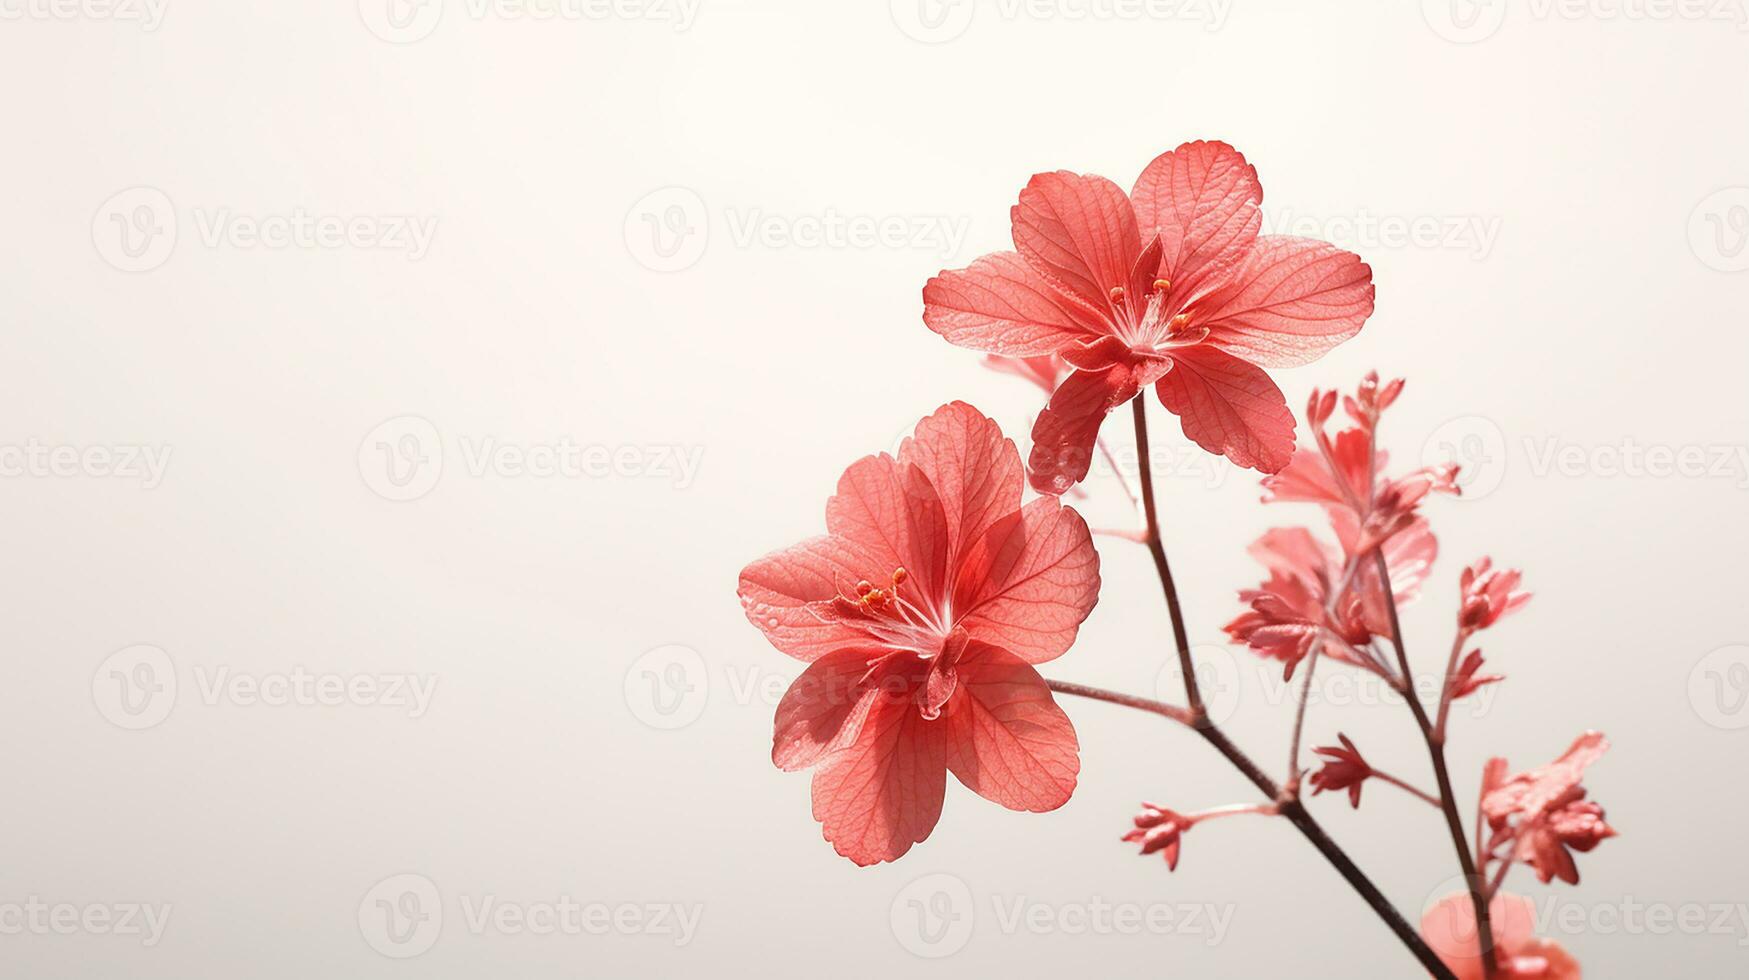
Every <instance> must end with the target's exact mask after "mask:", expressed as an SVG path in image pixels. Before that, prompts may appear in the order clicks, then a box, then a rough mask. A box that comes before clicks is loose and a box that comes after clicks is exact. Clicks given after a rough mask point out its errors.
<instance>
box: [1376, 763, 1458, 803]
mask: <svg viewBox="0 0 1749 980" xmlns="http://www.w3.org/2000/svg"><path fill="white" fill-rule="evenodd" d="M1372 778H1374V779H1377V780H1379V781H1380V782H1385V783H1390V784H1391V785H1392V786H1395V787H1397V788H1398V789H1400V790H1402V791H1403V792H1405V793H1408V794H1409V795H1410V796H1413V797H1415V798H1416V799H1418V800H1420V801H1421V802H1423V803H1426V804H1427V805H1429V806H1431V807H1433V808H1434V809H1435V810H1443V809H1445V808H1444V807H1443V806H1441V805H1440V802H1439V797H1437V796H1434V795H1433V794H1432V793H1429V792H1427V791H1426V790H1424V789H1419V788H1417V787H1415V786H1411V785H1410V784H1408V783H1406V782H1404V781H1403V780H1401V779H1398V778H1397V777H1395V776H1393V775H1391V774H1390V773H1388V772H1380V771H1378V770H1377V769H1374V770H1373V771H1372Z"/></svg>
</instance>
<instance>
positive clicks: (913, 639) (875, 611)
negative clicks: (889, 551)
mask: <svg viewBox="0 0 1749 980" xmlns="http://www.w3.org/2000/svg"><path fill="white" fill-rule="evenodd" d="M910 578H911V575H910V573H909V572H907V571H905V569H904V568H903V567H900V568H895V569H893V572H892V574H891V575H889V576H888V578H887V582H886V584H885V585H879V586H877V585H875V584H874V583H872V582H870V581H868V580H867V579H863V580H862V581H859V582H857V583H856V586H855V588H854V589H853V590H852V591H854V592H855V593H856V595H855V597H854V598H853V597H851V596H842V595H841V596H839V600H840V602H841V603H843V604H845V605H847V606H848V607H849V609H850V610H851V611H852V615H854V616H855V617H856V618H857V619H858V620H859V623H858V625H859V626H861V627H862V629H863V630H864V631H865V632H866V633H868V635H869V636H870V637H871V638H873V639H874V640H876V641H877V642H879V643H880V644H881V645H882V646H885V647H889V648H891V649H893V650H894V651H896V652H897V651H909V652H911V653H914V654H916V655H917V656H918V657H921V658H923V659H928V658H930V657H933V656H935V655H936V654H938V653H940V652H941V647H942V643H943V641H945V640H946V639H947V636H948V634H949V633H950V632H952V628H951V627H950V626H949V625H948V624H949V623H951V622H952V619H951V613H950V612H949V611H948V610H946V609H942V610H940V611H939V612H938V611H936V610H935V606H934V604H933V603H927V602H922V601H921V597H918V601H913V599H911V598H908V597H907V596H906V595H905V594H903V593H902V592H901V591H900V586H902V585H904V584H905V583H906V582H908V581H910ZM905 591H914V589H908V590H905ZM926 607H927V608H926Z"/></svg>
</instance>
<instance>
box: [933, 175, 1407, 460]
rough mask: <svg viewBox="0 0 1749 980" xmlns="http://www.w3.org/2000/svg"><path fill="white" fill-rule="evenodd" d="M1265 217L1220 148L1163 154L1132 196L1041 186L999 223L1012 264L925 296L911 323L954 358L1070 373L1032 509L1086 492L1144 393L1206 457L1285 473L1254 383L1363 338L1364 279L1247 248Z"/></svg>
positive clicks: (1329, 258)
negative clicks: (961, 353) (970, 355)
mask: <svg viewBox="0 0 1749 980" xmlns="http://www.w3.org/2000/svg"><path fill="white" fill-rule="evenodd" d="M1262 200H1263V188H1262V185H1260V184H1259V183H1258V181H1257V172H1256V170H1255V169H1254V168H1252V167H1251V165H1250V164H1248V163H1246V162H1245V158H1244V157H1243V156H1241V155H1240V154H1239V151H1237V150H1235V149H1233V148H1232V147H1231V146H1228V145H1227V144H1225V143H1218V142H1215V143H1204V142H1196V143H1186V144H1184V145H1183V146H1180V147H1178V148H1177V149H1176V150H1172V151H1171V152H1168V153H1164V154H1161V155H1160V156H1159V157H1157V158H1155V160H1154V161H1153V162H1152V163H1150V164H1148V166H1147V168H1146V169H1145V170H1143V171H1142V175H1141V176H1140V177H1139V178H1137V180H1136V183H1135V186H1134V187H1133V188H1132V189H1131V191H1130V193H1129V194H1128V195H1126V194H1125V193H1124V192H1123V189H1122V188H1120V187H1118V186H1117V185H1116V184H1114V183H1112V182H1111V181H1109V180H1106V179H1105V178H1103V177H1096V176H1091V175H1083V174H1075V173H1070V172H1068V171H1057V172H1055V173H1045V174H1037V175H1035V176H1034V177H1033V178H1032V180H1031V181H1030V182H1028V183H1027V185H1026V187H1025V188H1024V189H1022V190H1021V192H1020V201H1019V203H1018V204H1016V205H1015V207H1014V208H1013V210H1012V212H1011V219H1012V222H1013V237H1014V247H1015V251H1013V252H996V253H993V254H990V255H986V256H984V257H982V258H980V259H978V260H977V261H976V262H973V263H972V264H971V265H970V266H969V267H967V268H965V269H958V270H953V271H944V272H942V273H941V274H940V275H938V276H936V277H935V278H933V279H931V280H929V283H928V284H927V285H925V286H924V288H923V321H924V323H926V324H927V325H928V326H929V328H930V329H931V330H934V331H935V332H937V333H939V334H941V335H942V336H943V337H945V338H947V339H948V341H950V342H951V343H954V344H958V345H959V346H961V347H969V348H972V349H974V350H982V351H987V352H990V353H994V354H1001V355H1004V356H1008V357H1036V356H1040V355H1046V354H1060V355H1061V356H1062V357H1063V359H1064V360H1066V361H1067V362H1068V363H1069V364H1070V365H1071V366H1072V367H1074V368H1075V371H1074V372H1073V373H1071V374H1070V375H1069V377H1068V378H1067V379H1066V380H1064V381H1063V383H1062V384H1061V385H1060V386H1058V387H1057V389H1056V392H1055V393H1054V394H1053V395H1052V396H1051V399H1050V402H1049V404H1048V406H1047V407H1046V408H1045V410H1044V412H1042V413H1041V414H1040V415H1039V417H1038V421H1037V422H1036V424H1035V425H1034V427H1033V433H1032V437H1033V448H1032V455H1031V458H1030V459H1029V460H1028V464H1029V466H1028V468H1029V470H1030V476H1031V479H1032V485H1033V486H1034V487H1035V488H1036V489H1038V490H1039V491H1040V492H1041V493H1051V494H1060V493H1063V492H1064V491H1066V490H1067V489H1068V488H1069V487H1071V486H1073V485H1074V484H1076V483H1079V482H1080V481H1081V480H1082V479H1084V478H1085V477H1086V475H1087V471H1088V469H1089V467H1090V466H1091V464H1092V450H1093V444H1094V439H1095V438H1096V437H1097V436H1098V434H1099V426H1100V423H1101V422H1102V421H1104V419H1105V416H1106V415H1107V414H1109V413H1110V412H1111V411H1112V410H1113V409H1114V408H1116V407H1117V406H1119V405H1122V404H1123V403H1124V402H1126V401H1128V400H1130V399H1131V398H1133V397H1134V396H1135V395H1136V394H1137V392H1139V391H1140V390H1141V389H1142V388H1144V387H1146V386H1148V385H1154V386H1155V391H1156V393H1157V394H1158V395H1159V398H1160V401H1161V403H1162V404H1164V405H1165V406H1166V408H1167V409H1168V410H1170V411H1171V412H1173V413H1174V414H1176V415H1177V416H1178V417H1179V419H1180V421H1181V423H1182V424H1183V427H1184V434H1185V435H1186V436H1188V437H1190V439H1192V440H1193V441H1195V442H1196V443H1197V444H1198V445H1200V446H1202V447H1203V448H1204V449H1206V450H1208V451H1209V452H1212V453H1217V454H1224V455H1226V456H1227V457H1228V458H1229V459H1231V460H1232V461H1233V462H1234V463H1237V464H1238V465H1240V466H1248V467H1254V468H1256V469H1259V470H1262V471H1264V472H1268V473H1273V472H1275V471H1277V470H1280V469H1281V468H1282V467H1283V466H1285V465H1287V462H1288V458H1289V457H1290V456H1292V455H1293V445H1294V436H1293V434H1294V420H1293V415H1292V413H1290V412H1289V411H1288V409H1287V403H1286V400H1285V399H1284V398H1283V397H1282V394H1281V391H1280V390H1279V389H1278V388H1276V386H1275V382H1274V381H1272V380H1270V378H1269V375H1267V374H1265V373H1264V371H1263V368H1265V367H1294V366H1298V365H1301V364H1306V363H1309V362H1311V361H1314V360H1316V359H1317V358H1318V357H1320V356H1321V355H1323V354H1324V353H1325V352H1326V351H1328V350H1330V349H1331V348H1332V347H1335V346H1336V345H1337V344H1340V343H1341V342H1342V341H1344V340H1347V339H1348V338H1350V337H1352V336H1354V335H1355V334H1356V333H1358V332H1359V331H1360V328H1361V325H1362V324H1363V323H1364V322H1365V321H1366V318H1367V316H1368V315H1370V314H1371V313H1372V308H1373V284H1372V270H1371V269H1370V268H1369V267H1368V266H1367V265H1366V264H1365V263H1364V262H1362V261H1361V260H1360V258H1359V257H1358V256H1356V255H1354V254H1353V253H1350V252H1346V251H1343V250H1342V249H1339V248H1336V247H1335V246H1333V245H1330V244H1328V243H1326V242H1320V241H1314V240H1311V239H1305V238H1292V237H1288V236H1283V235H1259V234H1258V232H1259V231H1260V230H1261V227H1262V213H1261V212H1260V211H1259V210H1258V205H1259V204H1260V203H1261V202H1262Z"/></svg>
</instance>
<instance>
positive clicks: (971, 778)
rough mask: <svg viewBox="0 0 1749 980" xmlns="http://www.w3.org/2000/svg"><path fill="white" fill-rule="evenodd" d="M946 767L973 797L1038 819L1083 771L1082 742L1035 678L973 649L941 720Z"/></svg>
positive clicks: (1013, 662)
mask: <svg viewBox="0 0 1749 980" xmlns="http://www.w3.org/2000/svg"><path fill="white" fill-rule="evenodd" d="M946 721H947V724H948V741H947V764H948V767H949V768H950V769H952V770H953V774H954V775H955V776H957V777H959V781H960V782H962V783H964V784H966V786H967V788H969V789H971V790H972V792H974V793H977V794H978V795H979V796H982V797H983V798H985V799H987V800H990V801H991V802H993V803H1000V804H1002V805H1003V806H1005V807H1007V808H1009V809H1010V810H1028V811H1031V812H1034V813H1043V812H1044V811H1047V810H1055V809H1056V808H1057V807H1060V806H1062V805H1063V804H1064V803H1066V802H1068V800H1069V796H1070V794H1072V793H1073V792H1074V791H1075V779H1076V776H1077V774H1078V773H1079V772H1080V771H1081V756H1080V743H1079V742H1077V741H1076V738H1075V728H1074V726H1073V725H1071V724H1070V723H1069V716H1068V715H1066V714H1064V713H1063V709H1062V708H1060V707H1058V706H1057V702H1056V701H1055V700H1054V699H1053V698H1052V697H1051V691H1050V688H1049V687H1047V686H1045V682H1044V678H1042V677H1040V676H1039V674H1038V671H1036V670H1034V669H1032V667H1031V666H1030V665H1028V664H1027V663H1025V662H1024V661H1022V660H1021V659H1020V658H1018V657H1016V656H1014V655H1013V654H1011V653H1008V652H1007V651H1005V650H1002V649H1000V648H998V647H994V646H991V645H989V644H987V643H978V642H974V643H972V644H971V646H970V647H968V648H967V650H966V653H965V655H964V656H963V657H962V658H961V659H960V662H959V689H958V690H957V691H956V692H955V693H954V697H953V701H952V702H951V703H950V704H949V706H948V712H947V715H946Z"/></svg>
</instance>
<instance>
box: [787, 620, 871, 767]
mask: <svg viewBox="0 0 1749 980" xmlns="http://www.w3.org/2000/svg"><path fill="white" fill-rule="evenodd" d="M879 654H880V651H870V650H856V649H851V650H838V651H836V652H833V653H829V654H827V655H825V656H824V657H821V658H820V659H818V660H816V661H814V662H813V663H811V664H809V665H808V669H807V670H804V671H802V676H800V677H798V678H796V679H795V681H794V682H793V683H791V684H790V686H789V690H787V691H785V692H784V694H783V700H781V701H779V702H778V704H777V717H776V718H775V719H774V720H773V723H772V735H771V761H772V762H773V763H774V764H775V765H776V766H777V767H778V768H779V769H782V770H784V771H785V772H794V771H795V770H797V769H806V768H808V767H809V766H811V765H814V764H815V763H817V762H819V761H820V760H821V759H823V758H825V757H826V756H827V755H829V754H830V753H831V752H833V751H834V750H836V749H840V748H843V747H844V746H845V745H848V744H850V743H851V742H854V741H855V740H856V737H857V735H858V734H859V733H860V732H861V731H862V724H863V721H864V720H865V719H866V718H867V717H868V713H869V710H870V708H872V707H873V706H874V704H875V701H876V700H877V699H878V698H879V697H880V690H879V687H878V685H875V686H870V685H867V684H864V683H863V678H865V677H866V676H868V673H869V666H868V662H869V660H871V659H872V658H874V657H876V656H879Z"/></svg>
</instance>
